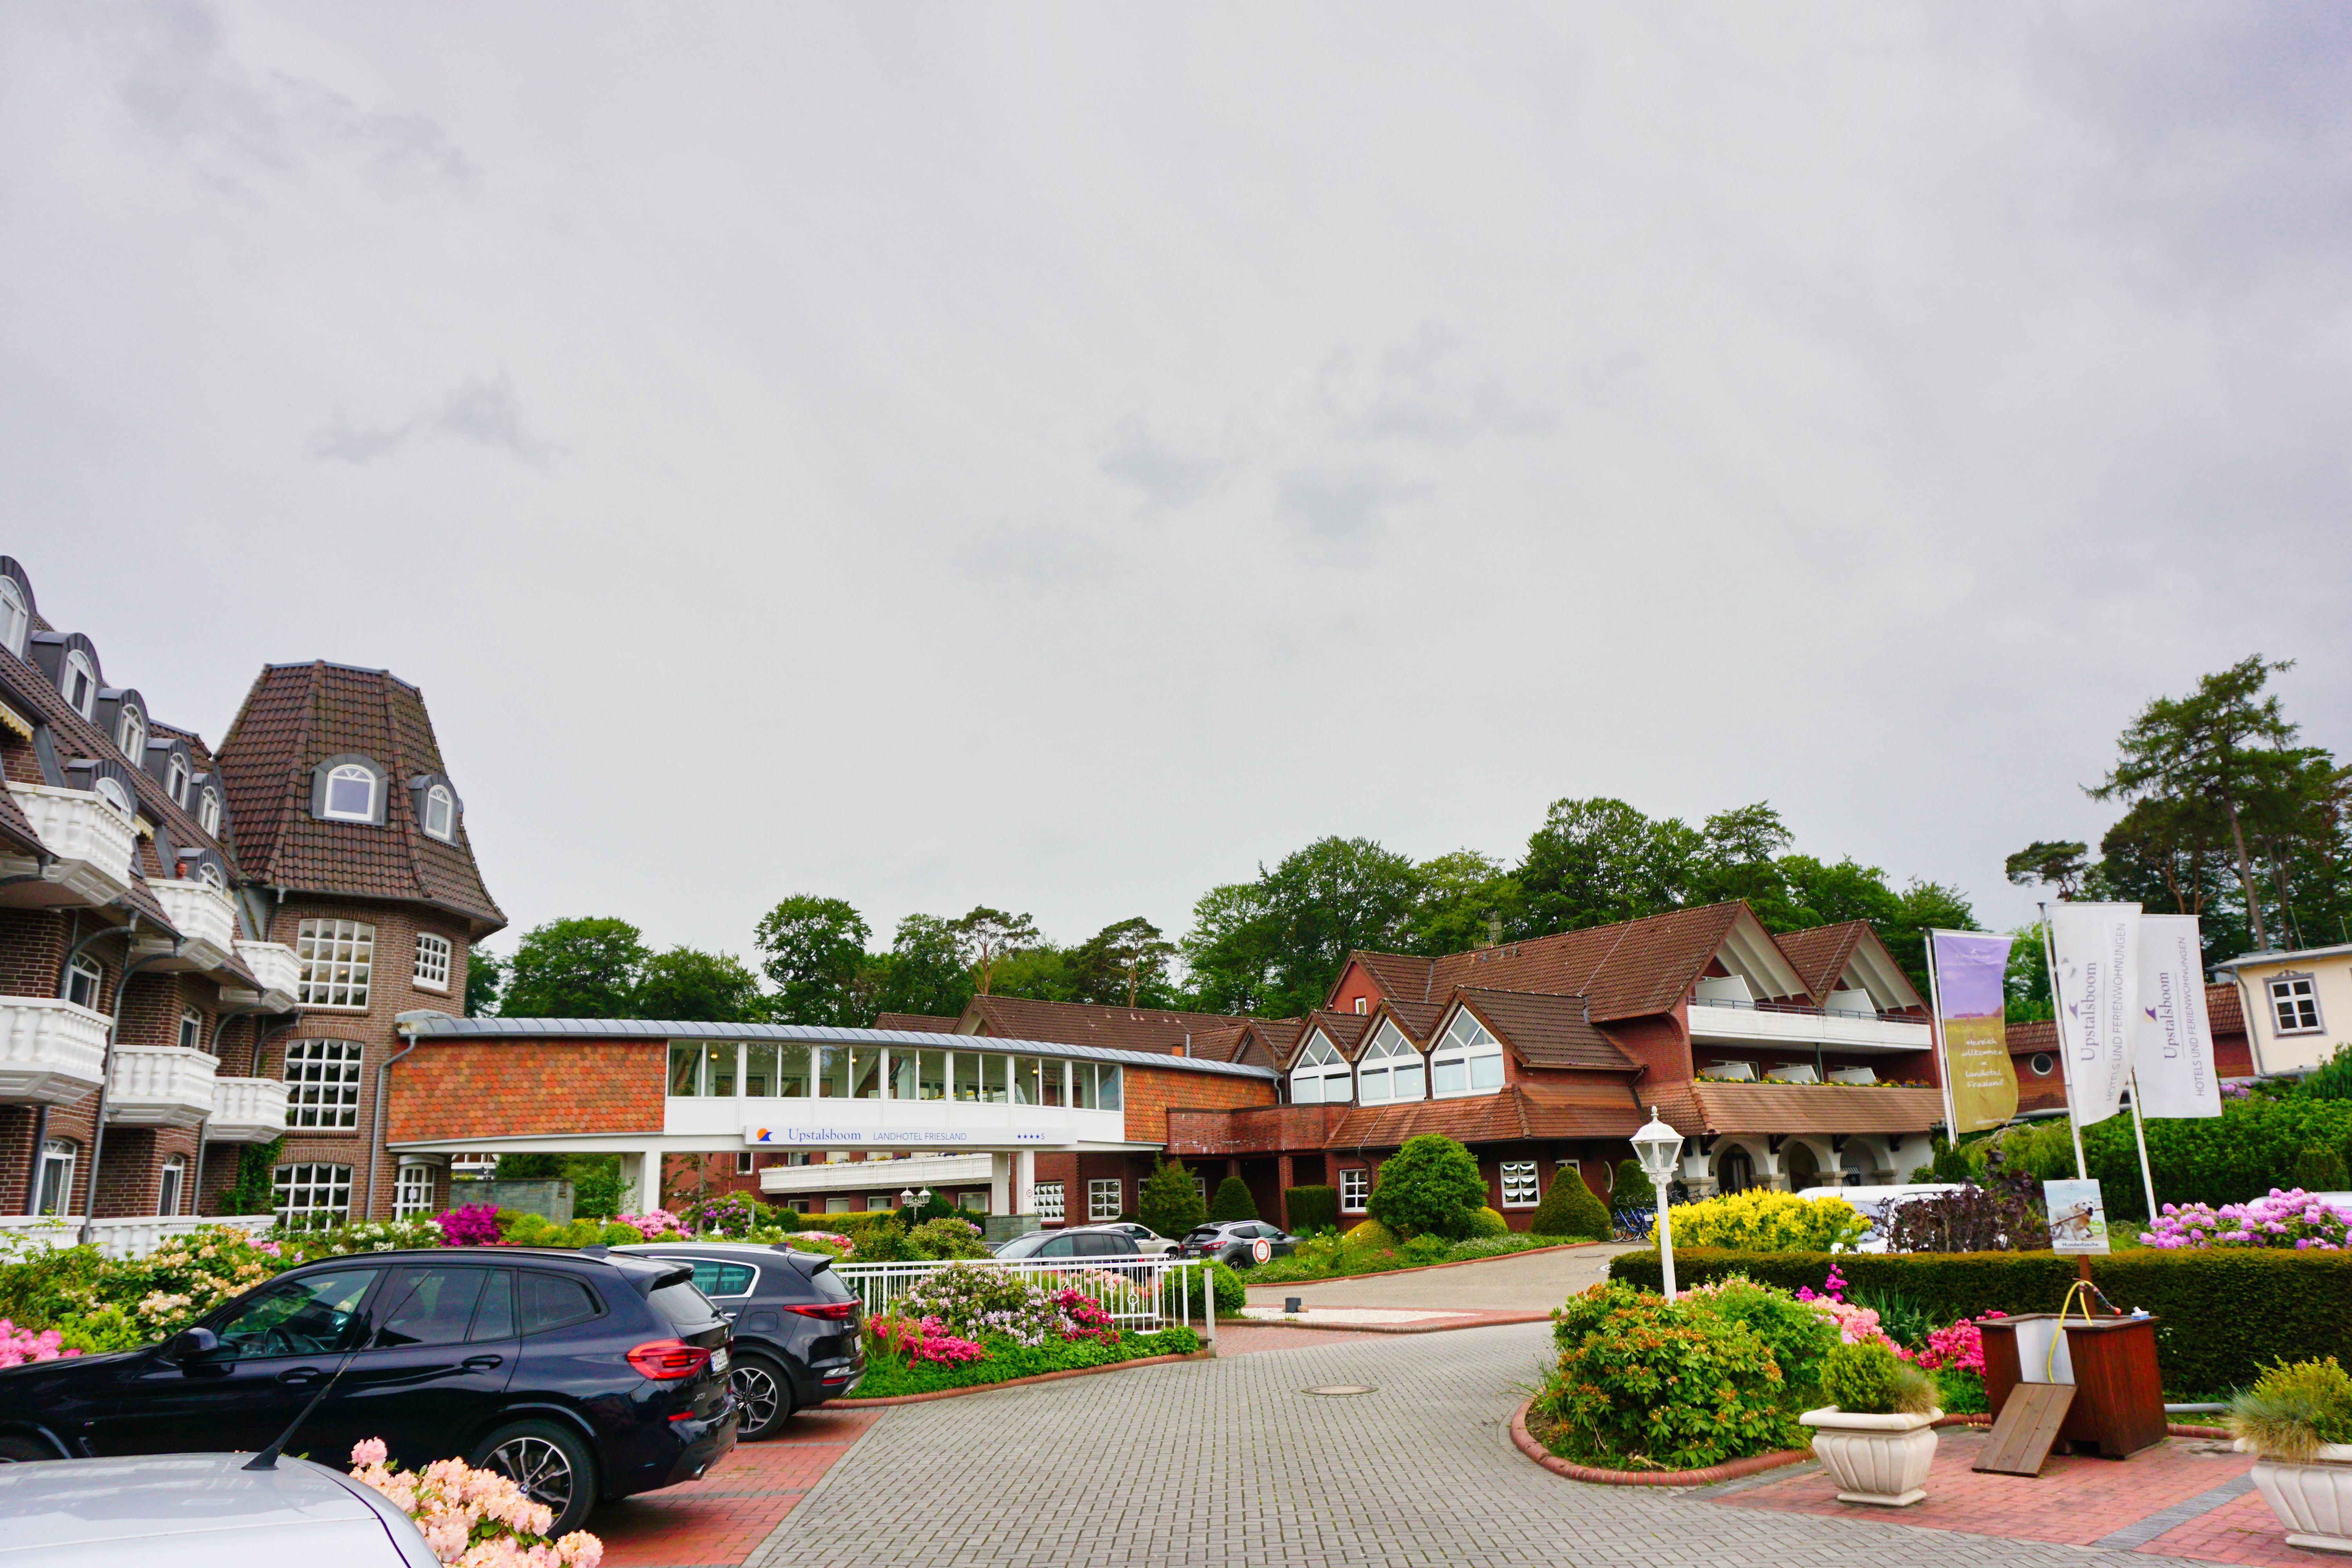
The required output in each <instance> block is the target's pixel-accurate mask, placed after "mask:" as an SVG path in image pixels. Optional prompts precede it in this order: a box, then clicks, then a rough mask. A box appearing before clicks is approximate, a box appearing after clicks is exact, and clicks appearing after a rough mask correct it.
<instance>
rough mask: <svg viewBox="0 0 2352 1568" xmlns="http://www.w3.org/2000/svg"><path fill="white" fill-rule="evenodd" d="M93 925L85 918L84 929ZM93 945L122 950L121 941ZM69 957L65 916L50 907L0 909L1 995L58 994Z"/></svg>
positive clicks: (111, 952)
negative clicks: (45, 908)
mask: <svg viewBox="0 0 2352 1568" xmlns="http://www.w3.org/2000/svg"><path fill="white" fill-rule="evenodd" d="M91 929H92V928H91V926H90V925H89V923H88V922H87V921H85V923H84V924H83V926H82V930H83V931H84V932H85V933H87V932H88V931H90V930H91ZM93 945H94V946H97V947H100V948H102V949H104V950H105V951H106V952H107V953H108V954H109V955H111V954H113V953H119V952H121V951H122V944H121V942H120V941H116V942H98V943H94V944H93ZM65 959H66V917H65V916H63V915H60V914H58V913H56V912H54V911H51V910H0V995H6V996H54V995H56V994H58V968H59V966H60V965H62V964H63V963H65ZM101 962H103V960H102V959H101Z"/></svg>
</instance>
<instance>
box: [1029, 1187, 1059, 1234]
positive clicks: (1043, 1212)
mask: <svg viewBox="0 0 2352 1568" xmlns="http://www.w3.org/2000/svg"><path fill="white" fill-rule="evenodd" d="M1029 1194H1030V1201H1031V1202H1032V1203H1033V1204H1034V1205H1036V1208H1037V1217H1038V1218H1039V1219H1041V1220H1043V1221H1045V1223H1046V1224H1047V1225H1059V1224H1061V1223H1062V1184H1061V1183H1059V1182H1040V1183H1038V1184H1036V1185H1035V1186H1034V1187H1032V1188H1030V1189H1029Z"/></svg>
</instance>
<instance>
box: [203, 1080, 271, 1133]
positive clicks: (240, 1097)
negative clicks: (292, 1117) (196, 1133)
mask: <svg viewBox="0 0 2352 1568" xmlns="http://www.w3.org/2000/svg"><path fill="white" fill-rule="evenodd" d="M285 1131H286V1085H285V1084H284V1083H282V1082H280V1081H279V1080H278V1079H274V1078H216V1079H213V1116H212V1120H211V1121H208V1122H206V1123H205V1139H206V1140H207V1141H208V1142H215V1143H267V1142H269V1141H270V1140H271V1139H272V1138H278V1137H282V1136H283V1135H284V1134H285Z"/></svg>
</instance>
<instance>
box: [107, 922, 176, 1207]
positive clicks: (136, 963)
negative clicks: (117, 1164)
mask: <svg viewBox="0 0 2352 1568" xmlns="http://www.w3.org/2000/svg"><path fill="white" fill-rule="evenodd" d="M132 925H133V926H134V927H135V926H136V925H137V921H133V922H132ZM184 945H186V944H185V943H184V942H182V941H181V940H180V939H179V938H178V937H173V939H172V945H171V947H170V949H169V950H168V951H166V952H151V953H149V954H148V955H147V956H146V957H144V958H131V957H127V956H126V957H125V958H124V959H123V961H122V973H121V974H120V975H118V976H117V977H116V978H115V982H114V1005H113V1007H112V1008H111V1009H110V1013H109V1016H108V1019H107V1025H106V1056H105V1057H104V1058H103V1059H102V1060H101V1061H100V1063H99V1074H98V1112H97V1115H96V1116H95V1117H94V1118H93V1119H92V1121H91V1122H90V1129H89V1202H88V1203H87V1204H86V1205H84V1206H83V1208H82V1215H81V1245H82V1246H84V1247H88V1246H89V1243H90V1237H92V1236H93V1235H95V1234H96V1232H97V1228H98V1162H99V1156H100V1154H102V1153H104V1152H105V1151H106V1091H107V1090H108V1089H110V1088H112V1087H113V1084H114V1037H116V1036H117V1035H119V1034H121V1032H122V998H123V993H124V992H126V991H128V990H129V989H130V988H131V976H132V975H133V974H136V973H139V971H141V970H142V969H144V968H146V967H147V966H148V965H149V964H151V963H163V961H164V960H165V959H167V958H177V957H179V956H180V949H181V948H182V947H183V946H184Z"/></svg>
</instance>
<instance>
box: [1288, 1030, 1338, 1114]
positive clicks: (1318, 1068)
mask: <svg viewBox="0 0 2352 1568" xmlns="http://www.w3.org/2000/svg"><path fill="white" fill-rule="evenodd" d="M1350 1076H1352V1075H1350V1074H1349V1070H1348V1062H1347V1058H1344V1057H1342V1056H1341V1055H1340V1054H1339V1052H1338V1051H1336V1050H1334V1049H1332V1047H1331V1042H1330V1041H1328V1040H1327V1039H1325V1038H1324V1037H1322V1036H1320V1035H1317V1036H1314V1037H1312V1038H1310V1039H1309V1040H1308V1041H1307V1048H1306V1049H1305V1050H1303V1051H1301V1052H1299V1053H1298V1059H1297V1061H1296V1062H1293V1063H1292V1064H1291V1067H1290V1102H1291V1103H1292V1104H1293V1105H1345V1104H1347V1103H1348V1101H1349V1099H1351V1098H1352V1096H1351V1095H1350V1094H1349V1089H1350V1087H1351V1086H1350V1085H1349V1081H1348V1080H1349V1077H1350Z"/></svg>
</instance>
